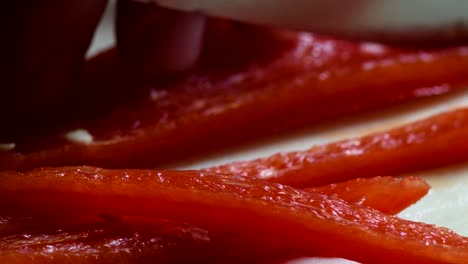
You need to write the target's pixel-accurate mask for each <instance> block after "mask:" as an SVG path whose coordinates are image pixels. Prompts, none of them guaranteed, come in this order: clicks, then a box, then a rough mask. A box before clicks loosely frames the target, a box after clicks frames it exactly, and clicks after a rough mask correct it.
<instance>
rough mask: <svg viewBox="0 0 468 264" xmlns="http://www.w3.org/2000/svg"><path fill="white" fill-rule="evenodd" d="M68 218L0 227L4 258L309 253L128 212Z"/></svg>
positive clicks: (243, 257)
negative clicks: (86, 219)
mask: <svg viewBox="0 0 468 264" xmlns="http://www.w3.org/2000/svg"><path fill="white" fill-rule="evenodd" d="M60 220H62V223H61V222H60ZM50 221H52V224H51V223H50ZM68 221H69V219H63V218H62V217H61V216H55V217H53V218H50V217H45V218H32V219H29V220H26V221H25V220H23V221H21V222H20V224H19V225H21V226H22V229H21V231H20V232H16V233H11V232H10V233H11V234H8V233H7V234H4V232H0V263H45V262H46V263H50V262H54V263H64V262H66V263H89V262H90V260H92V262H93V263H94V262H95V263H239V262H241V263H280V261H281V260H289V259H292V258H295V257H296V258H297V257H301V256H310V254H309V255H304V254H301V252H299V251H297V250H294V249H293V248H290V247H288V245H285V244H284V243H282V242H278V241H275V240H272V239H266V238H263V239H261V238H255V237H251V236H249V237H240V236H239V235H237V234H229V233H222V232H217V231H214V230H209V231H207V230H203V229H200V228H197V227H194V226H191V225H188V224H182V223H178V222H173V221H168V220H160V219H154V218H146V217H145V218H135V217H126V218H125V219H122V220H118V221H103V220H102V219H101V220H99V221H94V222H90V223H86V224H82V225H75V226H70V225H69V223H68ZM1 225H3V224H0V226H1ZM16 225H18V224H17V223H16ZM64 225H65V227H64Z"/></svg>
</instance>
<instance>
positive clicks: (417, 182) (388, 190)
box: [305, 177, 430, 214]
mask: <svg viewBox="0 0 468 264" xmlns="http://www.w3.org/2000/svg"><path fill="white" fill-rule="evenodd" d="M429 189H430V186H429V184H427V183H426V182H425V181H424V180H423V179H421V178H416V177H405V178H393V177H374V178H370V179H354V180H351V181H347V182H340V183H335V184H329V185H325V186H323V187H315V188H308V189H305V191H310V192H316V193H321V194H325V195H328V196H332V197H333V196H334V197H338V198H340V199H343V200H345V201H346V202H348V203H354V204H361V205H365V206H368V207H370V208H373V209H375V210H378V211H380V212H383V213H387V214H398V213H399V212H401V211H403V210H404V209H406V208H407V207H408V206H410V205H412V204H414V203H415V202H417V201H418V200H419V199H421V198H422V197H423V196H424V195H426V194H427V192H428V191H429Z"/></svg>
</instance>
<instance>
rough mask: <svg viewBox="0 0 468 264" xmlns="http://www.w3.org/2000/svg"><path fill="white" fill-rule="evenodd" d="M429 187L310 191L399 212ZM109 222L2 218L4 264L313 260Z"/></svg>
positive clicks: (169, 228)
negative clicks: (38, 263) (93, 260)
mask: <svg viewBox="0 0 468 264" xmlns="http://www.w3.org/2000/svg"><path fill="white" fill-rule="evenodd" d="M428 189H429V186H428V185H427V183H425V182H424V180H422V179H420V178H414V177H408V178H404V179H397V178H392V177H376V178H371V179H356V180H352V181H348V182H345V183H338V184H331V185H327V186H323V187H318V188H310V189H307V191H310V192H315V193H320V194H325V195H330V196H334V197H338V198H340V199H343V200H345V201H347V202H349V203H356V204H362V205H366V206H368V207H371V208H374V209H377V210H379V211H381V212H384V213H389V214H396V213H398V212H400V211H401V210H403V209H404V208H406V207H407V206H409V205H411V204H412V203H414V202H416V201H417V200H418V199H419V198H421V197H422V196H423V195H425V194H426V193H427V191H428ZM107 218H108V219H117V220H119V221H115V220H113V221H103V219H102V218H98V217H96V216H94V217H93V216H81V215H72V216H66V215H65V216H64V215H63V214H59V215H56V216H49V217H45V218H44V217H20V218H18V217H16V218H15V217H0V263H31V262H32V261H34V262H36V263H37V262H41V261H46V260H47V261H56V262H59V261H60V262H64V261H66V262H72V263H83V262H86V261H89V258H93V259H95V260H96V261H98V262H100V263H102V262H104V261H105V262H108V263H115V261H116V260H120V261H121V262H122V261H123V260H125V261H126V262H138V263H143V262H145V263H146V262H147V263H154V262H157V263H174V262H175V261H177V262H181V261H182V260H185V262H187V261H188V260H191V262H195V260H197V261H196V262H197V263H202V262H203V263H206V262H214V260H216V262H217V263H227V262H229V263H239V262H242V263H245V262H246V261H247V262H250V263H264V262H266V261H268V260H270V261H273V260H274V261H275V262H278V263H279V260H281V259H284V260H286V259H290V258H293V257H302V256H310V254H308V255H307V254H301V252H297V251H295V250H294V249H291V248H288V247H287V246H286V245H283V244H281V243H279V244H278V243H275V241H272V240H271V239H266V238H264V239H260V238H257V239H255V240H254V239H253V237H250V236H249V237H248V238H245V239H244V240H240V238H239V237H238V236H237V235H235V236H232V235H231V236H230V235H229V234H223V233H221V232H217V233H216V232H213V230H209V231H205V230H202V229H199V228H196V227H193V226H190V225H186V224H180V223H176V222H171V221H167V220H165V221H163V220H155V219H150V218H145V219H141V218H136V219H135V218H134V217H133V218H128V217H126V219H125V220H123V219H120V218H119V217H107ZM146 227H148V228H146ZM213 233H214V234H213ZM208 234H209V235H208ZM245 240H246V241H245ZM31 241H35V242H34V243H31ZM259 245H261V246H262V249H260V248H259ZM273 247H276V248H275V250H272V248H273ZM52 249H53V250H52ZM223 249H224V250H223ZM226 249H227V251H226ZM180 252H184V254H180ZM273 253H274V254H273Z"/></svg>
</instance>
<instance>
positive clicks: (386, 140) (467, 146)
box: [206, 108, 468, 188]
mask: <svg viewBox="0 0 468 264" xmlns="http://www.w3.org/2000/svg"><path fill="white" fill-rule="evenodd" d="M467 134H468V108H466V109H465V108H463V109H458V110H454V111H450V112H446V113H442V114H439V115H436V116H432V117H430V118H427V119H424V120H421V121H417V122H414V123H410V124H407V125H404V126H402V127H399V128H395V129H392V130H389V131H385V132H379V133H375V134H370V135H368V136H364V137H361V138H355V139H348V140H343V141H338V142H335V143H331V144H327V145H322V146H315V147H312V148H310V149H309V150H306V151H298V152H290V153H280V154H276V155H273V156H271V157H268V158H262V159H257V160H253V161H247V162H234V163H231V164H226V165H222V166H219V167H214V168H209V169H206V170H207V171H211V172H218V173H223V174H235V175H242V176H252V177H259V178H263V179H268V180H271V181H274V182H279V183H281V184H286V185H292V186H296V187H302V188H304V187H310V186H320V185H324V184H328V183H333V182H341V181H345V180H348V179H352V178H356V177H373V176H376V175H398V174H401V173H410V172H414V171H418V170H422V169H430V168H436V167H440V166H444V165H449V164H453V163H457V162H461V161H464V160H467V158H466V155H467V153H468V141H467V140H466V135H467Z"/></svg>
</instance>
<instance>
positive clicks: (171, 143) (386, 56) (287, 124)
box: [0, 26, 468, 170]
mask: <svg viewBox="0 0 468 264" xmlns="http://www.w3.org/2000/svg"><path fill="white" fill-rule="evenodd" d="M245 31H247V33H245ZM207 35H208V37H207V41H206V50H205V51H204V53H203V55H202V58H201V63H200V65H199V67H198V68H196V69H194V70H193V71H192V72H191V73H189V74H188V76H187V77H184V78H179V79H176V81H170V80H159V82H158V83H157V84H154V85H153V86H150V87H148V86H145V85H142V84H141V81H140V80H137V79H134V78H132V77H131V76H130V75H129V72H128V71H127V70H126V69H125V67H124V66H123V64H122V63H121V62H120V61H119V59H118V58H117V57H116V56H115V51H113V50H112V51H109V52H107V53H104V54H101V55H100V56H98V57H96V58H94V59H93V60H91V61H90V62H89V63H88V65H87V70H85V74H84V77H83V80H82V87H81V89H80V90H79V93H78V94H82V95H84V96H82V97H76V96H75V97H74V100H71V101H72V102H78V103H79V104H78V106H77V108H78V110H79V111H82V112H86V114H85V116H84V117H77V116H75V115H68V114H66V113H64V114H63V115H64V116H63V119H66V120H67V121H63V120H61V121H57V124H56V127H58V128H56V129H53V127H52V128H49V129H45V130H44V131H40V129H39V128H40V127H44V126H45V125H44V124H42V123H41V121H40V120H39V121H38V123H37V125H36V126H35V127H32V128H23V129H18V131H14V132H12V133H10V136H9V137H5V139H2V140H1V141H2V142H0V143H8V144H4V145H3V146H6V147H5V148H3V149H2V152H1V154H0V169H3V170H5V169H15V170H27V169H31V168H35V167H41V166H60V165H82V164H86V165H95V166H101V167H112V168H129V167H132V168H135V167H152V166H156V165H157V164H162V163H164V162H172V161H175V160H181V159H182V158H184V157H188V156H191V155H195V154H199V153H202V152H205V151H210V150H213V149H218V148H221V147H225V146H229V145H233V144H238V143H241V142H245V141H246V140H253V139H256V138H258V137H263V136H268V135H272V134H274V133H277V132H278V131H284V130H286V129H290V128H295V127H300V126H305V125H311V124H315V123H317V122H319V121H322V120H326V119H329V118H332V117H338V116H343V115H349V114H351V113H356V112H361V111H366V110H370V109H375V108H381V107H383V106H388V105H393V104H396V103H398V102H403V101H408V100H414V99H416V98H424V97H428V96H434V95H438V94H443V93H447V92H449V91H452V90H454V89H458V88H461V87H463V86H465V85H468V75H467V74H466V69H468V52H467V47H456V48H446V49H442V50H428V51H420V50H401V49H394V48H391V47H386V46H379V45H375V44H369V43H356V42H348V41H339V40H334V39H330V38H326V37H320V36H317V35H313V34H308V33H284V34H283V33H277V34H272V35H274V37H271V35H269V34H264V35H261V34H260V35H258V34H257V32H255V34H250V35H249V33H248V30H246V29H244V28H242V27H236V26H233V27H227V28H223V30H219V29H217V30H211V31H209V32H208V34H207ZM132 92H134V93H138V94H140V95H141V94H143V95H144V96H142V97H138V96H137V97H132V96H131V95H128V93H132ZM96 93H102V94H101V95H102V96H98V95H96ZM116 94H118V95H119V96H117V95H116ZM116 96H117V97H124V98H125V99H123V100H121V101H119V102H120V103H119V104H116V105H112V106H109V104H108V101H112V98H114V97H116ZM97 98H98V99H99V100H97ZM93 99H94V101H95V102H96V101H97V103H96V104H97V106H96V108H93V104H92V103H90V102H89V100H91V101H93ZM18 122H19V121H18ZM65 123H66V124H65ZM9 128H10V126H6V128H5V130H8V129H9ZM78 129H80V130H79V131H81V132H82V134H83V133H84V139H83V138H82V139H81V140H80V139H76V138H75V137H73V136H70V135H73V133H70V132H72V131H75V130H78ZM32 131H34V133H32ZM2 132H4V131H2ZM0 134H1V133H0ZM0 138H1V137H0Z"/></svg>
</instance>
